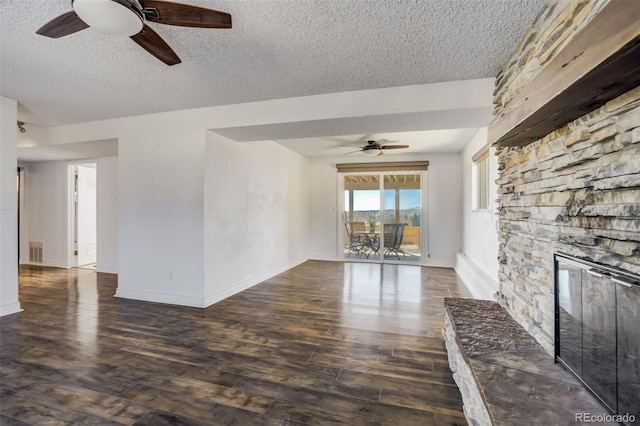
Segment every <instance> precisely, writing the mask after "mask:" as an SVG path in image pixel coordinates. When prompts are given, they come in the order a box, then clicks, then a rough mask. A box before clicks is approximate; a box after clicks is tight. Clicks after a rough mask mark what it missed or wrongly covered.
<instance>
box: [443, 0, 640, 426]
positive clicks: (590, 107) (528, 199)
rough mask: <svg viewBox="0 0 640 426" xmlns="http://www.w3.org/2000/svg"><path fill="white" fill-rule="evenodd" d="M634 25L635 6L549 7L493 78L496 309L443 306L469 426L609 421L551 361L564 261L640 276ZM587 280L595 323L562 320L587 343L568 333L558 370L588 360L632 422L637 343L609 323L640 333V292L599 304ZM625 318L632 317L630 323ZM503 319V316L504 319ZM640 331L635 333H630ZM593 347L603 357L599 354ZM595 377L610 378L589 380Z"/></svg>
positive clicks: (639, 64)
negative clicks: (545, 419)
mask: <svg viewBox="0 0 640 426" xmlns="http://www.w3.org/2000/svg"><path fill="white" fill-rule="evenodd" d="M625 10H626V11H629V12H625ZM638 23H640V3H636V2H624V1H620V0H609V1H608V0H591V1H582V0H579V1H571V2H567V1H552V2H546V3H545V6H544V8H543V10H542V11H541V13H540V14H539V15H538V18H537V19H536V22H535V23H534V24H533V26H532V27H531V29H530V30H529V31H528V32H527V34H525V36H524V38H523V40H522V41H521V43H520V45H519V46H518V48H517V50H516V52H515V53H514V55H513V56H512V58H511V60H510V61H509V64H508V65H507V67H506V68H505V69H504V70H503V71H502V72H501V73H500V75H498V77H497V79H496V89H495V92H494V105H495V110H494V114H495V116H496V119H495V120H494V122H493V123H492V124H491V126H490V128H489V143H495V145H494V146H496V155H497V157H498V171H499V177H498V179H497V181H496V183H497V185H498V200H497V201H498V213H497V214H498V216H499V217H498V227H499V229H498V238H499V253H498V262H499V271H498V285H499V288H498V292H497V294H496V299H497V302H498V303H497V304H496V303H495V302H489V301H483V302H482V303H477V301H469V300H450V301H445V307H446V309H447V315H446V317H445V324H446V326H445V330H444V336H445V341H446V343H447V349H448V351H449V358H450V365H451V369H452V371H453V372H454V379H456V383H458V385H459V387H460V389H461V393H462V396H463V401H464V405H465V414H466V415H467V419H468V421H469V423H470V424H508V423H504V421H505V419H511V420H514V421H515V419H516V418H517V416H518V413H520V414H523V413H524V414H531V415H532V416H534V415H537V416H544V415H545V413H547V414H548V413H549V412H551V411H550V410H549V409H551V410H558V412H557V413H558V415H559V416H565V417H562V423H563V424H572V423H575V422H578V421H579V420H580V419H578V418H577V417H576V418H574V417H573V415H574V414H575V413H577V412H578V411H580V410H584V408H578V407H591V408H589V409H590V410H593V411H594V412H595V411H597V410H604V408H602V407H600V408H594V405H593V404H595V406H596V407H599V406H598V403H597V402H595V400H589V398H590V396H589V397H588V398H587V397H585V396H584V394H583V393H587V392H586V390H585V388H582V387H580V386H579V385H578V384H577V382H573V381H572V380H574V379H573V378H567V377H565V376H564V374H567V375H568V374H569V373H567V372H566V371H564V370H562V369H561V368H560V367H558V365H556V364H553V355H554V354H556V350H557V349H559V348H556V346H555V343H556V341H555V337H556V336H555V333H556V315H555V313H556V304H555V301H556V296H557V295H558V294H557V293H556V292H555V284H556V281H555V271H556V266H557V263H556V254H560V253H561V254H564V255H566V256H565V259H569V258H571V259H573V261H576V262H577V263H579V262H586V263H587V264H588V265H591V266H589V267H588V268H587V269H593V268H594V265H597V266H598V267H600V268H603V270H605V271H608V272H607V274H609V273H610V272H611V271H626V272H628V273H630V274H632V276H633V275H635V276H638V275H640V25H638ZM618 27H619V28H618ZM585 28H586V30H585ZM592 41H593V45H591V44H590V43H591V42H592ZM617 42H619V43H618V44H616V43H617ZM617 61H620V62H617ZM578 62H579V65H577V64H576V63H578ZM612 64H615V65H612ZM617 65H620V67H618V66H617ZM584 69H586V71H585V72H584V73H583V72H582V71H583V70H584ZM547 77H549V78H547ZM563 271H564V270H563ZM591 272H592V273H594V274H595V273H596V272H594V271H591ZM563 274H565V272H563ZM621 274H622V275H620V273H619V275H616V277H618V278H616V279H619V277H620V276H623V275H624V273H621ZM587 275H589V273H587ZM604 275H606V274H604ZM604 275H602V276H604ZM594 276H595V275H594ZM591 278H592V277H590V278H587V279H586V280H585V281H584V282H586V283H587V284H586V285H583V284H581V286H582V287H581V291H586V292H587V293H586V294H582V293H581V294H580V304H581V305H580V314H581V315H582V313H586V317H582V316H580V319H579V320H578V319H577V317H575V318H573V320H575V321H574V322H573V324H571V323H570V322H567V318H568V317H567V316H566V315H565V317H564V320H565V323H563V326H564V327H565V328H564V331H565V332H566V331H568V330H569V329H570V328H571V327H574V328H576V327H578V328H580V332H579V333H578V335H576V336H579V337H576V336H573V337H570V338H569V337H568V333H565V334H567V335H565V338H567V339H568V340H565V343H564V348H565V349H569V350H568V351H565V353H561V354H560V360H561V361H562V363H563V365H564V366H565V367H568V370H574V369H577V368H584V365H585V363H584V359H585V352H584V351H583V349H586V353H587V355H586V358H587V362H586V365H587V367H586V368H587V370H588V371H587V379H586V380H585V379H584V378H582V381H583V384H586V385H587V386H586V388H588V389H590V390H592V391H594V390H596V389H594V388H597V387H600V389H599V390H602V391H603V393H598V392H594V393H596V394H598V397H599V398H600V402H604V405H603V406H607V407H608V408H609V410H610V411H614V412H615V411H616V407H617V409H618V410H620V409H622V411H625V410H626V411H627V412H629V411H630V410H631V412H632V413H636V412H637V411H638V410H637V407H635V405H634V404H637V398H636V399H634V401H633V402H632V403H631V405H629V403H628V402H629V401H628V397H629V395H638V394H637V392H638V389H639V388H638V387H639V386H640V383H638V380H637V379H640V364H638V363H637V362H636V361H637V358H638V357H639V356H640V348H639V347H638V342H637V335H631V336H628V335H618V333H619V330H618V328H616V329H615V331H612V330H610V329H608V328H607V327H609V328H610V327H611V324H612V323H611V321H612V320H611V318H615V319H614V320H613V323H615V324H620V323H622V324H623V325H624V324H625V322H626V321H631V322H634V320H635V319H637V318H638V311H639V310H640V306H637V305H638V303H640V299H638V298H636V296H637V295H636V293H633V294H632V296H631V297H627V295H626V293H625V292H624V291H623V290H620V291H619V292H618V293H616V292H615V290H614V293H613V294H614V296H611V293H610V292H609V293H606V292H605V293H606V294H601V293H599V291H600V290H603V289H606V288H608V287H602V286H598V285H595V284H594V285H591V284H593V283H592V281H591ZM623 281H624V280H623ZM581 282H582V281H581ZM625 282H626V281H625ZM603 284H606V283H603ZM609 284H611V283H609ZM627 284H628V282H627ZM616 285H618V283H616ZM634 285H635V284H634ZM562 286H565V284H562ZM623 286H624V287H625V288H626V285H623ZM639 288H640V287H639ZM609 289H610V288H609ZM565 290H566V289H565ZM633 290H637V289H636V288H635V287H634V288H633ZM572 291H573V292H574V293H569V296H567V295H560V296H561V297H563V298H564V299H562V301H564V302H566V300H567V299H566V297H569V299H571V297H573V302H574V304H573V305H571V304H570V305H571V306H572V307H573V308H574V309H576V303H577V299H576V298H577V293H576V291H577V290H576V289H575V288H574V289H573V290H572ZM618 295H621V296H620V297H618ZM583 296H585V297H583ZM612 297H613V298H612ZM618 302H619V303H618ZM607 303H608V304H609V305H611V306H614V309H622V312H615V313H613V314H611V313H610V312H608V313H607V315H609V316H608V317H606V318H598V319H594V318H595V317H596V316H597V315H591V314H593V313H595V312H598V311H599V309H601V308H603V307H605V306H608V305H607ZM611 306H609V307H611ZM625 310H626V311H628V312H627V314H628V315H627V316H624V315H623V316H622V317H621V316H620V315H621V314H624V311H625ZM501 311H506V312H505V315H504V316H503V314H502V312H501ZM611 315H613V316H611ZM592 317H593V318H592ZM487 318H488V319H487ZM492 321H493V322H492ZM585 321H586V322H585ZM590 321H591V322H590ZM508 322H509V323H510V322H513V323H512V324H510V325H509V326H508V327H506V326H505V327H503V328H505V329H507V328H508V330H509V331H508V333H507V332H506V331H505V332H500V333H498V335H497V336H496V335H495V334H496V332H495V330H497V329H500V330H501V328H500V327H499V325H501V324H506V323H508ZM585 324H586V328H585ZM589 325H590V326H592V327H591V328H589ZM637 327H638V324H637V323H634V324H633V326H632V329H633V330H635V329H637ZM590 330H591V331H593V330H600V331H598V333H599V334H598V336H595V335H589V333H590V332H591V331H590ZM614 332H615V333H616V339H614V341H615V342H616V343H613V344H612V345H614V346H615V345H617V342H618V341H619V342H622V344H623V345H625V346H624V347H623V348H622V351H623V352H625V351H627V352H628V359H619V358H617V355H615V356H614V354H615V353H616V351H618V350H619V349H620V348H618V347H616V348H615V349H612V347H611V345H609V346H610V347H609V348H608V349H604V346H606V345H605V343H606V342H609V343H611V341H610V340H607V339H606V338H604V337H605V336H607V337H610V336H609V335H610V334H611V333H614ZM622 332H623V333H624V330H622ZM585 333H586V334H587V335H588V336H587V337H588V338H587V340H586V345H587V347H586V348H585V347H584V346H583V345H584V344H585V340H584V339H583V338H584V335H585ZM527 337H529V338H530V337H533V339H534V340H533V341H534V342H535V344H533V343H532V342H530V341H528V340H527ZM572 338H573V339H579V340H580V343H579V344H577V340H574V342H573V343H574V345H571V339H572ZM630 342H631V343H630ZM596 343H597V345H596V346H598V347H597V348H594V347H589V345H595V344H596ZM538 346H540V347H538ZM578 346H580V354H578V350H577V347H578ZM562 347H563V346H560V348H562ZM478 348H480V350H479V349H478ZM571 349H573V352H572V350H571ZM594 354H595V356H596V357H601V358H602V360H605V359H607V358H608V359H609V360H610V361H611V360H614V362H613V363H609V364H608V366H605V367H602V368H601V369H599V370H598V368H593V367H594V365H595V364H598V363H599V362H600V361H601V359H589V357H592V358H593V356H594ZM563 356H564V357H563ZM572 357H573V361H575V363H573V364H572ZM578 357H580V361H579V362H578V361H577V358H578ZM629 360H631V362H629ZM591 361H593V362H591ZM578 364H579V365H580V367H577V365H578ZM600 367H601V366H600ZM620 368H621V369H620ZM557 369H560V370H562V371H558V370H557ZM589 369H591V370H589ZM626 369H629V370H628V371H627V370H626ZM573 372H574V373H575V372H576V371H573ZM620 374H621V375H624V376H625V377H626V379H629V380H630V381H629V382H628V383H627V382H624V383H622V385H621V386H622V387H620V384H619V383H618V382H617V381H616V380H617V379H618V378H619V377H618V375H620ZM589 375H591V376H589ZM594 376H596V377H597V378H598V379H602V378H603V377H604V378H605V379H604V380H600V381H598V380H592V379H593V378H594ZM612 381H613V384H612V383H611V382H612ZM625 386H626V387H625ZM614 387H615V389H616V391H615V392H613V391H612V389H613V388H614ZM578 389H579V390H578ZM620 389H622V390H620ZM505 390H506V391H505ZM587 394H588V393H587ZM620 394H622V400H621V399H620V398H619V396H620ZM516 396H517V398H516ZM515 399H517V401H515V402H514V400H515ZM524 400H526V401H527V402H526V403H525V404H524V405H523V401H524ZM526 404H528V409H529V411H527V406H525V405H526ZM563 408H564V411H563ZM634 410H635V411H634ZM602 412H604V411H602ZM554 413H555V411H554ZM623 414H624V413H623ZM554 415H555V414H554ZM510 416H515V417H510ZM532 418H533V417H532ZM498 419H501V420H502V423H501V421H498ZM558 419H560V417H557V418H556V420H558ZM511 420H509V421H511ZM583 420H584V419H583ZM637 420H640V419H637ZM549 421H551V420H549ZM615 421H618V420H615ZM615 421H614V422H615ZM635 422H636V420H633V421H632V422H631V423H633V424H636V423H635ZM548 424H551V423H548Z"/></svg>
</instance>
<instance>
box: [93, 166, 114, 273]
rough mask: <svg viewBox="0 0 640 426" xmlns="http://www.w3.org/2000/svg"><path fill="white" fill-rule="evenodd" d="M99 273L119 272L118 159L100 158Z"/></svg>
mask: <svg viewBox="0 0 640 426" xmlns="http://www.w3.org/2000/svg"><path fill="white" fill-rule="evenodd" d="M97 164H98V200H97V208H98V214H97V220H98V262H97V265H96V270H97V271H98V272H110V273H114V274H115V273H117V272H118V157H103V158H98V160H97Z"/></svg>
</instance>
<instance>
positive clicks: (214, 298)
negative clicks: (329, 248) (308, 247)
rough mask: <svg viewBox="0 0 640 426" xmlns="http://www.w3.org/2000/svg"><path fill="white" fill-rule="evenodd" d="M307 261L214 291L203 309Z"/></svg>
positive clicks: (205, 299)
mask: <svg viewBox="0 0 640 426" xmlns="http://www.w3.org/2000/svg"><path fill="white" fill-rule="evenodd" d="M307 260H309V259H301V260H298V261H296V262H293V263H290V264H287V265H283V266H280V267H278V268H275V269H272V270H270V271H268V272H265V273H262V274H259V275H256V276H254V277H251V278H247V279H245V280H242V281H240V282H237V283H235V284H232V285H230V286H228V287H226V288H224V289H222V290H218V291H215V292H213V293H211V294H209V295H207V296H206V297H205V298H204V307H207V306H211V305H213V304H214V303H217V302H220V301H221V300H224V299H226V298H227V297H231V296H233V295H234V294H238V293H240V292H241V291H244V290H246V289H248V288H251V287H253V286H254V285H256V284H259V283H261V282H263V281H265V280H268V279H269V278H272V277H275V276H276V275H278V274H281V273H283V272H285V271H288V270H289V269H291V268H295V267H296V266H298V265H300V264H302V263H304V262H306V261H307ZM205 279H206V278H205Z"/></svg>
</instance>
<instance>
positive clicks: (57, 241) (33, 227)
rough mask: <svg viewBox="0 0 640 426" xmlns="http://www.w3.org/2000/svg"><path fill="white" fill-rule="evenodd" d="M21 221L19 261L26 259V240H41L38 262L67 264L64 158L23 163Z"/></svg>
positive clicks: (27, 249)
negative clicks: (40, 256) (22, 212)
mask: <svg viewBox="0 0 640 426" xmlns="http://www.w3.org/2000/svg"><path fill="white" fill-rule="evenodd" d="M22 166H23V170H24V174H23V176H24V192H23V197H24V204H23V206H24V209H25V211H24V215H23V218H24V221H23V222H22V223H21V224H20V228H21V229H20V240H21V244H20V263H30V262H29V241H37V242H42V260H43V261H42V263H38V264H39V265H45V266H54V267H60V268H67V267H69V266H70V265H71V264H70V261H71V257H70V253H69V236H68V226H69V187H68V185H69V169H68V164H67V162H66V161H43V162H37V163H26V164H23V165H22Z"/></svg>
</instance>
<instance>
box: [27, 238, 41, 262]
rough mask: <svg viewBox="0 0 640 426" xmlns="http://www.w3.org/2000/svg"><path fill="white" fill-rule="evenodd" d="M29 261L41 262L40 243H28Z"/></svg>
mask: <svg viewBox="0 0 640 426" xmlns="http://www.w3.org/2000/svg"><path fill="white" fill-rule="evenodd" d="M29 261H30V262H42V241H29Z"/></svg>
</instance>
